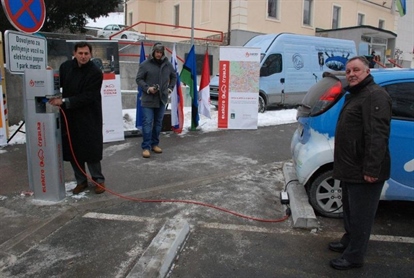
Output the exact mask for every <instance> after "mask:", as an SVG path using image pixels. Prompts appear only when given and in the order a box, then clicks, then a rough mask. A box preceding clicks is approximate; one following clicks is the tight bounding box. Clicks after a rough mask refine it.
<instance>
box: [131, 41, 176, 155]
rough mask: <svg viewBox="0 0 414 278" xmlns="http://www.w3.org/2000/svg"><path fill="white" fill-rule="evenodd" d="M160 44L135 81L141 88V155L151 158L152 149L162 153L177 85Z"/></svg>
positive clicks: (154, 47) (153, 48)
mask: <svg viewBox="0 0 414 278" xmlns="http://www.w3.org/2000/svg"><path fill="white" fill-rule="evenodd" d="M164 51H165V48H164V46H163V45H162V44H161V43H155V44H154V46H153V47H152V51H151V57H150V58H149V59H147V60H145V61H144V62H142V63H141V64H140V65H139V69H138V73H137V77H136V82H137V84H138V86H139V87H141V88H142V91H143V93H142V97H141V106H142V116H143V117H142V118H143V119H142V144H141V148H142V150H143V152H142V156H143V157H144V158H149V157H150V156H151V153H150V150H152V151H153V152H155V153H162V149H161V148H160V146H159V143H160V133H161V128H162V119H163V117H164V113H165V108H166V105H167V103H168V97H169V94H170V93H171V92H172V90H173V89H174V86H175V83H176V82H177V75H176V72H175V70H174V68H173V66H172V65H171V63H170V62H169V61H168V59H167V57H166V56H165V53H164Z"/></svg>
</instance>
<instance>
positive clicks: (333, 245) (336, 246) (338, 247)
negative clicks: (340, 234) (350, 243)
mask: <svg viewBox="0 0 414 278" xmlns="http://www.w3.org/2000/svg"><path fill="white" fill-rule="evenodd" d="M345 249H346V247H345V246H344V245H343V244H342V243H340V242H339V241H338V242H330V243H329V250H331V251H334V252H339V253H342V252H344V250H345Z"/></svg>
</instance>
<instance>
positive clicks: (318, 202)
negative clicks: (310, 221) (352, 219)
mask: <svg viewBox="0 0 414 278" xmlns="http://www.w3.org/2000/svg"><path fill="white" fill-rule="evenodd" d="M332 174H333V171H332V170H328V171H325V172H322V173H321V174H319V175H318V177H317V178H316V179H314V180H313V181H312V182H311V183H310V184H309V185H308V194H309V202H310V203H311V205H312V207H313V208H314V210H315V211H316V212H317V213H319V214H320V215H323V216H326V217H332V218H341V217H342V188H341V185H340V182H339V180H335V179H333V178H332Z"/></svg>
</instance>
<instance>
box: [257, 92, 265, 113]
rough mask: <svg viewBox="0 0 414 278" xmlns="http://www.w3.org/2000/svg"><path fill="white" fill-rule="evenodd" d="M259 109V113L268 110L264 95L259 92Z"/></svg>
mask: <svg viewBox="0 0 414 278" xmlns="http://www.w3.org/2000/svg"><path fill="white" fill-rule="evenodd" d="M258 111H259V113H264V112H265V111H266V101H265V100H264V98H263V96H262V95H260V94H259V99H258Z"/></svg>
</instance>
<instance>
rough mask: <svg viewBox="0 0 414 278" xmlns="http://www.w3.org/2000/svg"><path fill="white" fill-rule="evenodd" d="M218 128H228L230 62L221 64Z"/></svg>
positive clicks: (221, 62)
mask: <svg viewBox="0 0 414 278" xmlns="http://www.w3.org/2000/svg"><path fill="white" fill-rule="evenodd" d="M219 73H220V74H219V76H220V80H219V92H218V93H219V97H218V128H227V127H228V114H229V113H228V110H229V81H230V80H229V76H230V62H229V61H220V63H219Z"/></svg>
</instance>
